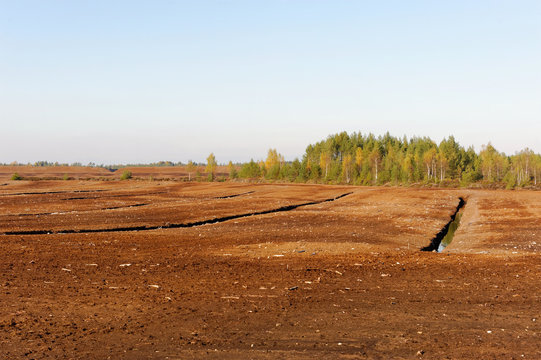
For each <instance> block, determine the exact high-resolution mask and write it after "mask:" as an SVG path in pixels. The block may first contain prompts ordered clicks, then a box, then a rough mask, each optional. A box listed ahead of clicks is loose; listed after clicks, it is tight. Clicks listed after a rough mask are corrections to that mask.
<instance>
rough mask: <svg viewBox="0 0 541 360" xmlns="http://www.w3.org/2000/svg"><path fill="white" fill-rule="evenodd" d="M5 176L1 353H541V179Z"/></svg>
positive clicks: (1, 190) (0, 219) (0, 224)
mask: <svg viewBox="0 0 541 360" xmlns="http://www.w3.org/2000/svg"><path fill="white" fill-rule="evenodd" d="M4 184H5V185H3V186H0V252H1V253H2V257H1V259H0V306H1V308H0V358H6V359H15V358H28V359H44V358H111V359H139V358H156V359H190V358H194V359H200V358H210V359H239V358H240V359H277V358H278V359H365V358H367V359H388V358H393V359H402V358H403V359H411V358H424V359H445V358H449V359H460V358H477V359H523V358H525V359H539V358H541V350H540V349H541V338H540V330H541V327H540V325H539V324H540V322H541V316H540V315H541V303H540V300H541V299H540V294H541V291H540V290H541V286H540V275H541V261H540V257H539V250H540V249H541V222H540V220H539V219H540V216H541V192H536V191H497V190H492V191H488V190H437V189H436V190H433V189H409V188H383V187H380V188H368V187H352V186H323V185H273V184H258V185H249V184H236V183H219V184H218V183H178V182H159V181H123V182H120V181H7V180H6V181H4ZM345 194H349V195H346V196H343V197H341V198H339V199H337V200H334V201H330V200H333V199H335V198H337V197H339V196H341V195H345ZM235 195H236V196H235ZM228 196H229V197H228ZM230 196H232V197H230ZM459 197H463V198H465V199H466V201H467V204H466V207H465V210H464V215H463V217H462V221H461V226H460V228H459V230H458V231H457V233H456V236H455V239H454V241H453V243H452V244H451V245H450V246H448V247H447V248H446V249H445V251H444V252H442V253H432V252H421V251H419V249H420V248H422V247H423V246H426V245H428V244H429V243H430V240H431V238H432V237H433V236H434V235H435V234H436V233H437V232H438V231H439V230H440V229H441V228H442V227H443V226H444V225H445V224H446V223H447V222H448V221H449V218H450V216H451V214H453V212H454V211H455V209H456V206H457V204H458V202H459V200H458V199H459ZM325 200H329V201H325ZM307 203H310V204H307ZM302 204H305V205H303V206H298V207H295V206H296V205H302ZM273 209H280V210H281V211H279V212H269V211H270V210H273ZM249 214H256V215H253V216H248V215H249ZM240 215H247V216H242V217H241V216H240ZM228 216H229V217H233V218H231V219H230V220H225V219H224V221H222V222H217V223H210V222H207V223H205V224H204V225H196V226H192V227H178V228H170V227H171V226H181V225H182V224H184V225H186V224H194V223H197V222H204V221H206V220H212V219H221V218H224V217H228ZM141 226H146V227H150V228H152V230H143V231H116V230H118V229H121V228H122V229H124V230H129V229H130V228H131V227H141ZM159 227H162V228H159ZM74 230H76V231H79V233H73V231H74ZM29 231H35V232H38V233H39V234H35V235H32V234H29V233H28V232H29ZM101 231H107V232H101ZM63 232H71V233H63ZM8 234H11V235H8Z"/></svg>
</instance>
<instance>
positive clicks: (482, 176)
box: [238, 132, 541, 188]
mask: <svg viewBox="0 0 541 360" xmlns="http://www.w3.org/2000/svg"><path fill="white" fill-rule="evenodd" d="M238 176H239V177H241V178H258V177H264V178H266V179H276V180H278V179H281V180H288V181H298V182H306V181H312V182H323V183H345V184H355V185H383V184H393V185H401V184H402V185H404V184H412V183H424V184H442V185H445V184H449V185H462V186H468V185H470V184H472V183H475V182H482V183H485V184H492V183H499V184H502V185H505V186H506V187H507V188H514V187H517V186H527V185H537V184H538V181H539V180H540V176H541V155H539V154H535V153H534V152H533V151H532V150H530V149H528V148H526V149H524V150H521V151H520V152H518V153H516V154H515V155H511V156H507V155H505V154H504V153H500V152H498V151H497V150H496V149H495V148H494V147H493V146H492V145H491V144H490V143H489V144H488V145H486V146H483V148H482V150H481V151H480V152H479V154H477V153H476V152H475V151H474V149H473V147H472V146H470V147H469V148H467V149H465V148H464V147H462V146H461V145H460V144H459V143H458V142H456V141H455V139H454V137H453V136H450V137H449V138H447V139H444V140H443V141H441V142H440V143H439V144H436V143H435V142H434V141H432V140H431V139H430V138H428V137H422V138H420V137H413V138H411V139H408V138H406V137H403V138H397V137H393V136H391V135H389V133H387V134H385V135H383V136H379V137H376V136H374V135H373V134H368V135H362V134H361V133H353V134H348V133H346V132H342V133H339V134H335V135H331V136H329V137H327V139H325V140H322V141H320V142H317V143H315V144H311V145H309V146H308V147H307V148H306V152H305V154H304V156H303V157H302V161H300V160H298V159H297V160H295V161H293V162H284V159H283V157H282V156H281V155H280V154H278V153H277V152H276V150H273V149H271V150H269V154H268V156H267V159H266V161H264V162H263V161H261V162H259V163H255V162H254V161H251V162H250V163H246V164H243V165H242V167H241V170H240V171H239V173H238Z"/></svg>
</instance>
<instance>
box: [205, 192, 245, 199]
mask: <svg viewBox="0 0 541 360" xmlns="http://www.w3.org/2000/svg"><path fill="white" fill-rule="evenodd" d="M253 193H255V191H248V192H243V193H240V194H233V195H226V196H218V197H215V199H231V198H234V197H237V196H242V195H248V194H253Z"/></svg>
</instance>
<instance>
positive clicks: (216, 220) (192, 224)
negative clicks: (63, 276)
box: [0, 192, 353, 235]
mask: <svg viewBox="0 0 541 360" xmlns="http://www.w3.org/2000/svg"><path fill="white" fill-rule="evenodd" d="M351 194H353V192H349V193H345V194H342V195H339V196H337V197H334V198H329V199H325V200H320V201H310V202H306V203H302V204H296V205H287V206H282V207H279V208H277V209H271V210H263V211H256V212H251V213H244V214H237V215H229V216H224V217H219V218H214V219H208V220H201V221H195V222H190V223H181V224H166V225H159V226H158V225H154V226H146V225H142V226H126V227H118V228H110V229H79V230H76V229H67V230H57V231H53V230H23V231H6V232H4V233H0V235H48V234H84V233H109V232H122V231H148V230H158V229H178V228H190V227H195V226H202V225H208V224H217V223H221V222H225V221H229V220H235V219H240V218H245V217H249V216H257V215H266V214H272V213H278V212H284V211H291V210H295V209H297V208H299V207H301V206H308V205H317V204H322V203H326V202H331V201H335V200H338V199H341V198H343V197H346V196H348V195H351Z"/></svg>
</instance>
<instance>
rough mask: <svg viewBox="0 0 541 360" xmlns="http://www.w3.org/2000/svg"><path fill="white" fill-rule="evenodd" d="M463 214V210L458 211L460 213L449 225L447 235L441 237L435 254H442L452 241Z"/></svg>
mask: <svg viewBox="0 0 541 360" xmlns="http://www.w3.org/2000/svg"><path fill="white" fill-rule="evenodd" d="M463 213H464V208H462V209H460V211H459V212H458V213H457V214H456V216H455V219H454V220H453V222H451V223H450V224H449V229H448V230H447V234H445V236H444V237H443V239H442V240H441V242H440V244H439V245H438V249H437V252H442V251H443V249H445V248H446V247H447V245H449V244H450V243H451V241H453V237H454V236H455V232H456V231H457V229H458V227H459V226H460V219H461V218H462V214H463Z"/></svg>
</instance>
